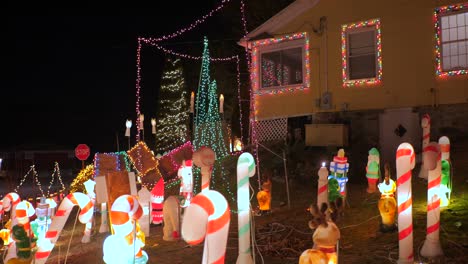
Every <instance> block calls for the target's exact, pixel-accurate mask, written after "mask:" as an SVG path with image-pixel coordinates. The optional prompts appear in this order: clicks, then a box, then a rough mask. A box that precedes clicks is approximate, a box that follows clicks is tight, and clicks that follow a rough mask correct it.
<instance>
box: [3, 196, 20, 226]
mask: <svg viewBox="0 0 468 264" xmlns="http://www.w3.org/2000/svg"><path fill="white" fill-rule="evenodd" d="M19 202H21V197H20V196H19V195H18V194H17V193H15V192H11V193H8V194H7V195H5V197H3V199H2V206H3V208H2V212H3V211H4V212H10V211H11V213H10V219H11V221H16V220H14V219H15V218H16V209H15V208H16V206H17V205H18V204H19Z"/></svg>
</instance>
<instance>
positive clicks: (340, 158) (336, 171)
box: [328, 149, 349, 201]
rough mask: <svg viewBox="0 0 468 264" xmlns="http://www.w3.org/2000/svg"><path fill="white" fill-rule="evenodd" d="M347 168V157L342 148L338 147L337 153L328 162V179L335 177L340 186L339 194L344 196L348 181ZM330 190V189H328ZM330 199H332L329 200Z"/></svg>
mask: <svg viewBox="0 0 468 264" xmlns="http://www.w3.org/2000/svg"><path fill="white" fill-rule="evenodd" d="M348 170H349V163H348V158H346V157H345V151H344V149H339V150H338V154H337V155H336V156H335V157H333V161H332V162H330V173H331V175H330V176H329V177H328V180H329V181H330V179H336V180H337V181H338V184H339V186H340V194H341V195H342V196H346V182H348V177H347V173H348ZM329 191H330V190H329ZM330 201H332V200H330Z"/></svg>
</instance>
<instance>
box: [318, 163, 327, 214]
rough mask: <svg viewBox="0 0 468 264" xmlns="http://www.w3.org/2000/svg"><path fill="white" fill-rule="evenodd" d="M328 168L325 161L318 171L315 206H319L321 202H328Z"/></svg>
mask: <svg viewBox="0 0 468 264" xmlns="http://www.w3.org/2000/svg"><path fill="white" fill-rule="evenodd" d="M328 175H329V173H328V170H327V167H326V166H325V162H324V163H322V167H321V168H320V169H319V171H318V176H319V179H318V190H317V206H318V208H320V207H321V206H322V204H323V203H326V204H328Z"/></svg>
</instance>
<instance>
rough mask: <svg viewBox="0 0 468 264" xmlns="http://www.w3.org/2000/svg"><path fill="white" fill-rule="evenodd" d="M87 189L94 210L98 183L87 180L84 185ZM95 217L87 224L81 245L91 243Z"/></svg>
mask: <svg viewBox="0 0 468 264" xmlns="http://www.w3.org/2000/svg"><path fill="white" fill-rule="evenodd" d="M83 184H84V186H85V189H86V195H88V197H89V199H90V200H91V202H92V203H93V209H94V205H95V203H96V193H95V192H94V186H95V185H96V182H95V181H93V180H87V181H85V182H84V183H83ZM93 218H94V215H93V217H91V219H90V220H89V221H88V222H87V223H86V224H85V231H84V234H83V238H82V239H81V243H89V242H91V228H92V227H93Z"/></svg>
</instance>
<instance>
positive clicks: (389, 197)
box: [378, 162, 396, 232]
mask: <svg viewBox="0 0 468 264" xmlns="http://www.w3.org/2000/svg"><path fill="white" fill-rule="evenodd" d="M384 169H385V179H384V181H383V182H381V183H379V185H378V188H379V191H380V193H381V196H380V200H379V204H378V206H379V211H380V216H381V217H382V226H381V230H382V232H388V231H393V230H395V227H396V226H395V214H396V200H395V192H396V184H395V181H393V180H392V179H391V178H390V165H389V164H388V162H387V163H385V166H384Z"/></svg>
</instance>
